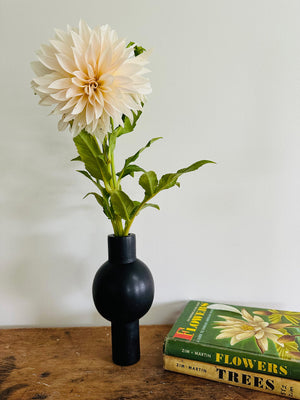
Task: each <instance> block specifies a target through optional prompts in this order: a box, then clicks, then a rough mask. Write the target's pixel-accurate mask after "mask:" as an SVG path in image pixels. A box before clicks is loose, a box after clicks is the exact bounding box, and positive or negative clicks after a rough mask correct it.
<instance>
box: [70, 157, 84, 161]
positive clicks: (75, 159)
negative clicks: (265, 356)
mask: <svg viewBox="0 0 300 400" xmlns="http://www.w3.org/2000/svg"><path fill="white" fill-rule="evenodd" d="M71 161H82V159H81V157H80V156H78V157H75V158H72V160H71Z"/></svg>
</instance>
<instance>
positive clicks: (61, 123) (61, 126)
mask: <svg viewBox="0 0 300 400" xmlns="http://www.w3.org/2000/svg"><path fill="white" fill-rule="evenodd" d="M68 125H69V123H68V122H65V121H64V120H63V118H61V119H60V120H59V122H58V130H59V131H64V130H65V129H67V127H68Z"/></svg>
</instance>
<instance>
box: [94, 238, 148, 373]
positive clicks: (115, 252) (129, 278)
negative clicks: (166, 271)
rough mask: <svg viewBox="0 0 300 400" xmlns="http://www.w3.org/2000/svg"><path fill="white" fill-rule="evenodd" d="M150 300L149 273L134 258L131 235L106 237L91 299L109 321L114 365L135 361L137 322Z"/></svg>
mask: <svg viewBox="0 0 300 400" xmlns="http://www.w3.org/2000/svg"><path fill="white" fill-rule="evenodd" d="M153 297H154V282H153V278H152V275H151V272H150V270H149V268H148V267H147V266H146V265H145V264H144V263H143V262H142V261H140V260H139V259H137V258H136V240H135V235H134V234H129V235H128V236H120V237H118V236H114V235H109V236H108V261H106V262H105V263H104V264H103V265H102V266H101V267H100V268H99V269H98V271H97V273H96V275H95V278H94V282H93V299H94V303H95V306H96V308H97V310H98V312H99V313H100V314H101V315H102V316H103V317H104V318H106V319H108V320H109V321H111V326H112V353H113V361H114V363H116V364H119V365H131V364H134V363H136V362H137V361H138V360H139V358H140V344H139V319H140V318H141V317H142V316H143V315H145V314H146V313H147V311H148V310H149V309H150V307H151V305H152V302H153Z"/></svg>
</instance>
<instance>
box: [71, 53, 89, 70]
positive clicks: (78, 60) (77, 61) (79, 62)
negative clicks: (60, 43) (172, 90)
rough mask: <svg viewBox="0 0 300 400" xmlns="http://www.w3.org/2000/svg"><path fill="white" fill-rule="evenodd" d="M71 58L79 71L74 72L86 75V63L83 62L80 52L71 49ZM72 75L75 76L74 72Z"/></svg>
mask: <svg viewBox="0 0 300 400" xmlns="http://www.w3.org/2000/svg"><path fill="white" fill-rule="evenodd" d="M73 56H74V61H75V64H76V65H77V67H78V68H79V70H80V71H76V72H81V71H83V72H85V73H87V69H86V62H85V59H84V57H83V56H82V52H81V51H80V50H78V49H77V48H75V47H74V48H73ZM74 74H75V72H74Z"/></svg>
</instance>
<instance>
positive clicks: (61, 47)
mask: <svg viewBox="0 0 300 400" xmlns="http://www.w3.org/2000/svg"><path fill="white" fill-rule="evenodd" d="M50 43H51V44H52V46H53V48H54V50H56V51H53V56H54V55H55V53H56V52H59V53H62V54H67V55H68V56H69V57H70V56H71V55H72V49H70V47H69V46H67V45H66V43H65V42H62V41H61V40H55V39H53V40H50Z"/></svg>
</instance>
